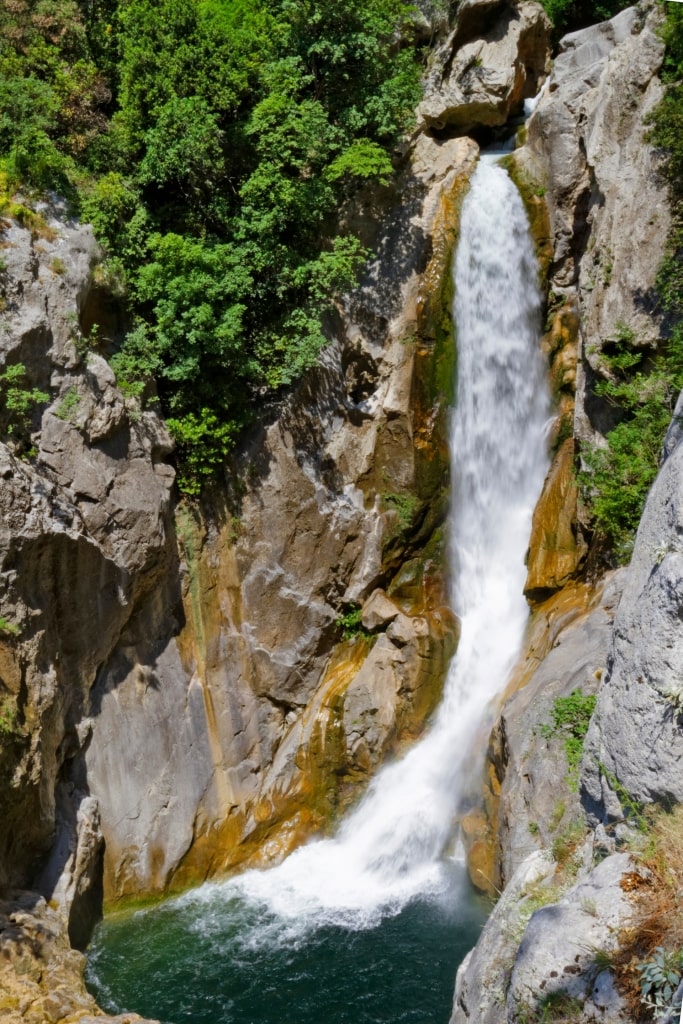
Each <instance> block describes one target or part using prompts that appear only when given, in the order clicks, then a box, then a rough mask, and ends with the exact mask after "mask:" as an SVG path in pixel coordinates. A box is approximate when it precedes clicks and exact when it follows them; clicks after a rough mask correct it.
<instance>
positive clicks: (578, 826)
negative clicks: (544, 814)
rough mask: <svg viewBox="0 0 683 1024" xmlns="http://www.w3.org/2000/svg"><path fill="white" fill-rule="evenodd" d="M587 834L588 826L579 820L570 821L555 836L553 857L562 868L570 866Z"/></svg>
mask: <svg viewBox="0 0 683 1024" xmlns="http://www.w3.org/2000/svg"><path fill="white" fill-rule="evenodd" d="M585 835H586V827H585V825H584V823H583V822H582V821H581V820H577V821H572V822H570V823H569V824H568V825H567V826H566V827H565V828H563V829H562V831H561V832H558V834H557V835H556V836H555V838H554V839H553V845H552V851H553V857H554V858H555V860H556V861H557V863H558V864H559V866H560V867H561V868H565V869H567V868H568V867H569V864H570V860H571V858H572V855H573V854H574V853H575V852H576V850H577V849H578V847H579V846H580V844H581V842H582V840H583V838H584V836H585Z"/></svg>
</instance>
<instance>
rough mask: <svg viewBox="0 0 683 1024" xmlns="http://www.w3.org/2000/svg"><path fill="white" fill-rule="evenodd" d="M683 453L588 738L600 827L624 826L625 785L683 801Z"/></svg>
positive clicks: (585, 778)
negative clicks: (621, 794)
mask: <svg viewBox="0 0 683 1024" xmlns="http://www.w3.org/2000/svg"><path fill="white" fill-rule="evenodd" d="M682 532H683V446H681V445H680V444H679V445H678V446H677V447H676V448H675V450H674V451H673V452H672V454H671V455H670V456H669V457H668V458H667V460H666V462H665V463H664V465H663V467H662V469H661V470H660V473H659V476H658V477H657V480H656V481H655V483H654V485H653V487H652V490H651V492H650V495H649V498H648V501H647V504H646V506H645V510H644V512H643V517H642V520H641V524H640V527H639V529H638V535H637V538H636V543H635V547H634V550H633V558H632V560H631V564H630V566H629V568H628V570H627V576H626V583H625V587H624V594H623V597H622V600H621V604H620V606H619V611H618V613H617V616H616V619H615V622H614V634H613V637H612V643H611V647H610V651H609V657H608V661H607V674H606V678H605V680H604V683H603V686H602V688H601V690H600V696H599V699H598V705H597V708H596V713H595V716H594V718H593V721H592V723H591V727H590V730H589V733H588V736H587V738H586V748H585V755H584V763H583V771H582V784H583V788H584V795H585V797H586V799H587V801H588V804H589V807H590V808H591V810H592V811H593V814H594V816H595V818H597V819H605V818H610V817H614V816H617V817H621V816H622V813H623V812H622V809H621V806H620V803H619V799H618V797H617V795H616V794H615V792H614V791H613V787H614V785H615V781H616V782H618V784H619V785H620V786H622V787H624V789H625V790H626V791H627V792H628V793H629V794H631V796H632V797H635V798H636V799H637V800H640V801H644V802H650V801H652V800H660V801H663V802H664V803H668V802H672V803H679V802H680V801H681V800H683V777H682V776H681V759H682V758H683V733H682V731H681V712H682V710H683V689H682V684H681V680H682V679H683V625H682V622H681V608H682V607H683V551H681V544H680V537H681V533H682Z"/></svg>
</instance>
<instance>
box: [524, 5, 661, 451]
mask: <svg viewBox="0 0 683 1024" xmlns="http://www.w3.org/2000/svg"><path fill="white" fill-rule="evenodd" d="M659 21H660V13H659V11H658V10H656V9H655V10H650V11H649V13H648V11H647V10H646V9H645V10H644V9H641V8H635V7H632V8H628V9H627V10H625V11H622V12H621V13H620V14H618V15H617V16H616V17H615V18H613V19H612V20H611V21H607V22H603V23H602V24H599V25H593V26H591V27H590V28H587V29H583V30H582V31H580V32H575V33H572V34H571V35H569V36H566V37H565V38H564V39H563V40H562V42H561V44H560V53H559V55H558V56H557V58H556V60H555V62H554V64H553V71H552V74H551V76H550V79H549V82H548V85H547V87H546V89H545V90H544V91H543V94H542V96H541V98H540V100H539V102H538V105H537V107H536V110H535V111H534V114H533V115H532V118H531V120H530V122H529V127H528V138H527V144H526V145H525V147H524V148H523V150H521V151H520V154H519V162H520V165H521V166H522V168H523V169H524V171H525V172H526V173H527V174H528V175H529V176H530V177H531V178H532V179H533V180H536V181H539V182H540V183H541V184H542V185H543V186H545V187H546V192H545V198H546V201H547V203H548V208H549V212H550V221H551V229H552V234H553V237H554V239H555V253H554V259H553V264H552V268H551V278H550V286H551V288H552V289H553V291H554V292H555V294H556V295H563V296H567V297H568V296H572V295H577V296H578V300H579V301H578V306H579V311H580V315H581V342H582V344H581V352H580V356H581V358H580V361H579V367H578V379H577V388H578V396H577V397H578V401H577V431H578V436H587V437H592V436H593V434H594V431H595V430H604V429H605V428H606V427H607V426H608V425H609V418H608V411H607V410H605V409H604V408H601V403H599V402H596V400H595V399H594V398H592V397H591V390H590V389H591V383H592V381H593V378H594V376H595V374H596V373H598V374H599V373H600V372H601V364H600V353H601V351H602V347H603V345H604V344H605V342H607V341H608V340H609V339H610V338H614V337H615V336H616V335H617V333H618V332H619V331H620V330H623V329H624V328H626V329H629V330H632V331H633V332H634V333H635V335H636V337H637V338H638V339H639V343H640V344H642V345H648V344H653V343H656V341H657V339H658V331H659V329H660V325H661V312H658V310H657V308H656V304H655V300H654V291H653V288H654V282H655V277H656V274H657V270H658V267H659V264H660V262H661V259H662V255H663V248H664V244H665V240H666V237H667V231H668V226H669V217H670V214H669V207H668V201H667V194H666V185H665V182H664V180H663V179H662V177H661V176H660V175H659V174H658V173H657V170H658V156H657V154H656V153H655V151H654V150H653V149H652V147H651V146H648V145H647V144H646V142H645V134H646V131H647V123H646V122H647V117H648V115H649V113H650V112H651V111H652V110H653V108H654V107H655V106H656V104H657V103H658V101H659V99H660V98H661V95H662V85H661V83H660V81H659V78H658V77H657V76H658V71H659V68H660V67H661V62H662V58H663V52H664V51H663V43H662V40H661V38H660V37H659V35H658V32H657V29H658V25H659Z"/></svg>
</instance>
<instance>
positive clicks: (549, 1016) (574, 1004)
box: [537, 992, 584, 1024]
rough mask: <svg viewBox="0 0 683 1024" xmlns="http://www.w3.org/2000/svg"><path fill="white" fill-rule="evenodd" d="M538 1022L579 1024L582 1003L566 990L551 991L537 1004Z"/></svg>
mask: <svg viewBox="0 0 683 1024" xmlns="http://www.w3.org/2000/svg"><path fill="white" fill-rule="evenodd" d="M538 1009H539V1014H538V1017H537V1021H538V1024H551V1022H553V1024H572V1022H574V1021H576V1024H580V1021H582V1020H583V1019H584V1017H583V1003H582V1002H581V1000H580V999H575V998H574V997H573V996H570V995H568V994H567V993H566V992H551V993H550V994H549V995H547V996H544V997H543V999H542V1000H541V1002H540V1004H539V1007H538Z"/></svg>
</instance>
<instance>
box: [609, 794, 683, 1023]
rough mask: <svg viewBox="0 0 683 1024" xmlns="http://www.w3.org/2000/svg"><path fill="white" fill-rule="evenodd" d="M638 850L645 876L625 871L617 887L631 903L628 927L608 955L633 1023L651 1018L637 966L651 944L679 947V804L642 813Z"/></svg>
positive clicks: (682, 830)
mask: <svg viewBox="0 0 683 1024" xmlns="http://www.w3.org/2000/svg"><path fill="white" fill-rule="evenodd" d="M642 820H643V823H644V826H645V827H644V829H643V832H642V843H641V846H640V848H638V849H635V850H633V855H634V856H635V857H636V859H637V860H639V861H640V862H641V863H642V864H643V865H644V866H645V867H646V868H648V870H649V872H650V875H649V877H648V878H646V879H643V878H642V877H641V876H640V875H638V874H637V873H633V874H628V875H625V876H624V878H623V880H622V889H624V891H625V892H627V893H630V894H631V897H632V899H633V900H634V902H635V905H636V918H635V923H634V925H633V926H632V927H631V928H629V929H627V930H625V931H623V932H622V933H621V935H620V936H619V951H618V952H617V953H616V954H615V956H614V968H615V974H616V978H617V984H618V986H619V989H620V991H621V993H622V995H623V996H624V997H625V999H626V1000H627V1003H628V1006H629V1012H630V1013H631V1014H632V1017H633V1020H634V1022H641V1021H642V1022H645V1021H651V1020H652V1019H653V1017H652V1014H651V1011H650V1010H649V1009H648V1008H647V1007H645V1006H644V1005H643V1002H642V998H641V984H640V983H641V973H640V972H639V970H638V966H639V965H641V964H643V963H646V962H649V961H651V960H652V959H653V958H654V954H655V950H656V949H657V947H663V948H664V949H665V950H666V951H667V952H672V953H674V952H677V951H680V950H683V805H678V806H676V807H674V808H673V810H671V811H665V810H664V809H663V808H661V807H659V808H656V809H655V808H652V809H647V810H646V811H645V812H643V818H642Z"/></svg>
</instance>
